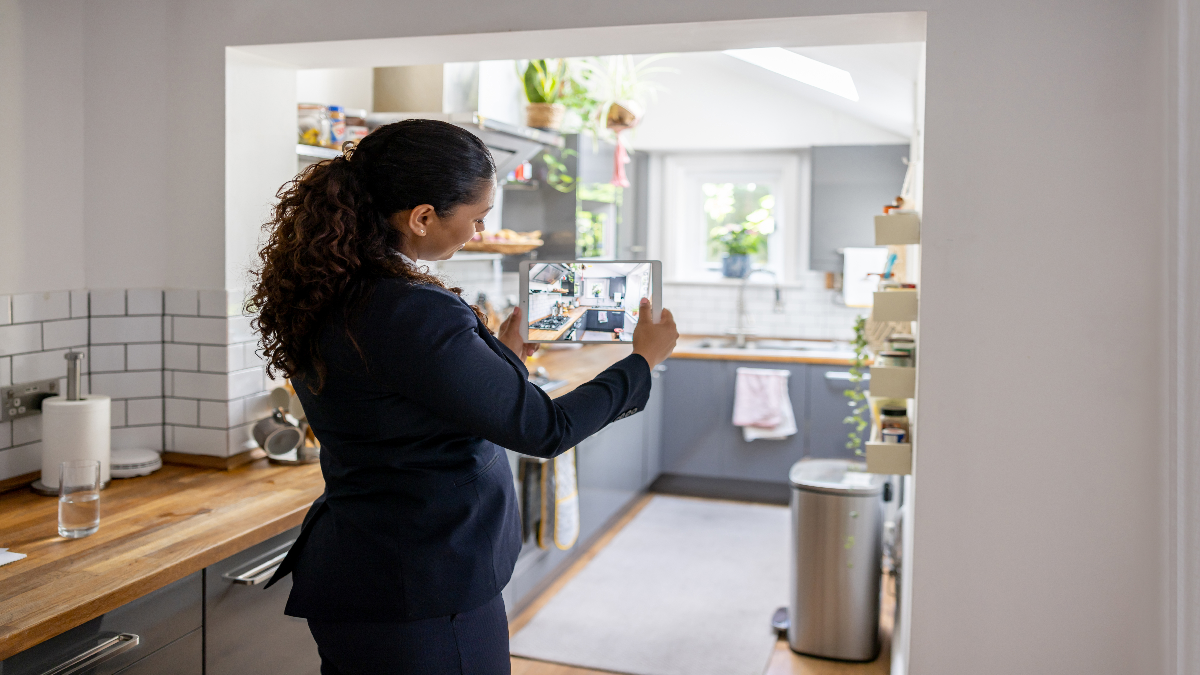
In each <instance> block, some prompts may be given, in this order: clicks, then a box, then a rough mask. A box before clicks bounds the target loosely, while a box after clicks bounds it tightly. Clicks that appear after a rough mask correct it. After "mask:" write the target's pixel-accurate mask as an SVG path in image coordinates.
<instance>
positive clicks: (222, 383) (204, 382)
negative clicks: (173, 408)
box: [171, 372, 230, 401]
mask: <svg viewBox="0 0 1200 675" xmlns="http://www.w3.org/2000/svg"><path fill="white" fill-rule="evenodd" d="M172 378H173V380H174V387H173V388H172V389H171V395H172V396H178V397H183V398H203V399H208V400H210V401H226V400H229V398H230V397H229V384H228V383H229V376H228V375H218V374H215V373H185V372H175V373H172Z"/></svg>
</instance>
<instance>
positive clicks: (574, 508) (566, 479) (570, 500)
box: [551, 448, 579, 551]
mask: <svg viewBox="0 0 1200 675" xmlns="http://www.w3.org/2000/svg"><path fill="white" fill-rule="evenodd" d="M551 461H552V462H554V545H555V546H557V547H558V548H560V549H562V550H564V551H565V550H567V549H569V548H571V547H572V546H574V545H575V540H577V539H579V480H578V479H577V478H576V473H575V448H571V449H570V450H568V451H566V452H564V453H563V454H561V455H559V456H558V457H555V458H554V459H553V460H551Z"/></svg>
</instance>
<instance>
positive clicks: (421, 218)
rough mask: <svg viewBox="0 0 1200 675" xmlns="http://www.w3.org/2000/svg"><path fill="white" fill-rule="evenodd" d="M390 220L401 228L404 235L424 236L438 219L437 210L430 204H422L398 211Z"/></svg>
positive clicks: (395, 226) (394, 225)
mask: <svg viewBox="0 0 1200 675" xmlns="http://www.w3.org/2000/svg"><path fill="white" fill-rule="evenodd" d="M389 220H391V222H392V227H394V228H396V229H397V230H400V234H402V235H404V236H414V237H424V236H425V235H426V234H428V233H429V230H430V227H431V226H432V225H433V224H434V221H436V220H437V210H436V209H434V208H433V206H431V205H429V204H421V205H420V206H417V207H416V208H412V209H408V210H405V211H398V212H396V213H394V214H392V217H391V218H390V219H389Z"/></svg>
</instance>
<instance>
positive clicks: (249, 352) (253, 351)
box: [242, 342, 267, 368]
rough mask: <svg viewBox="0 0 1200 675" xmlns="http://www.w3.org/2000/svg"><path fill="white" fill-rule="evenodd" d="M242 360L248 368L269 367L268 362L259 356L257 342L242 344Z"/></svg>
mask: <svg viewBox="0 0 1200 675" xmlns="http://www.w3.org/2000/svg"><path fill="white" fill-rule="evenodd" d="M242 359H243V361H242V362H243V363H245V364H246V367H247V368H251V367H254V366H265V365H267V360H266V359H264V358H263V357H262V356H259V353H258V343H257V342H243V343H242Z"/></svg>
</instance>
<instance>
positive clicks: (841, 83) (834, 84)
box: [725, 47, 858, 101]
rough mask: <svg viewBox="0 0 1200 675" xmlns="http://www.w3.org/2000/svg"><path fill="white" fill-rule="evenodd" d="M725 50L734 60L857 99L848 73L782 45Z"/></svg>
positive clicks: (856, 92) (856, 90) (852, 79)
mask: <svg viewBox="0 0 1200 675" xmlns="http://www.w3.org/2000/svg"><path fill="white" fill-rule="evenodd" d="M725 53H726V54H728V55H730V56H732V57H733V58H735V59H741V60H743V61H745V62H746V63H753V64H754V65H756V66H759V67H762V68H766V69H767V70H769V71H771V72H773V73H779V74H780V75H783V76H784V77H790V78H791V79H793V80H797V81H800V82H803V83H804V84H807V85H811V86H813V87H816V88H817V89H823V90H825V91H827V92H829V93H831V94H837V95H838V96H841V97H843V98H848V99H850V100H851V101H857V100H858V89H856V88H855V87H854V78H853V77H851V76H850V73H848V72H846V71H844V70H842V69H841V68H834V67H833V66H831V65H829V64H826V63H821V62H820V61H817V60H815V59H810V58H808V57H807V56H801V55H799V54H797V53H796V52H792V51H788V50H786V49H783V48H782V47H763V48H758V49H727V50H725Z"/></svg>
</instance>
